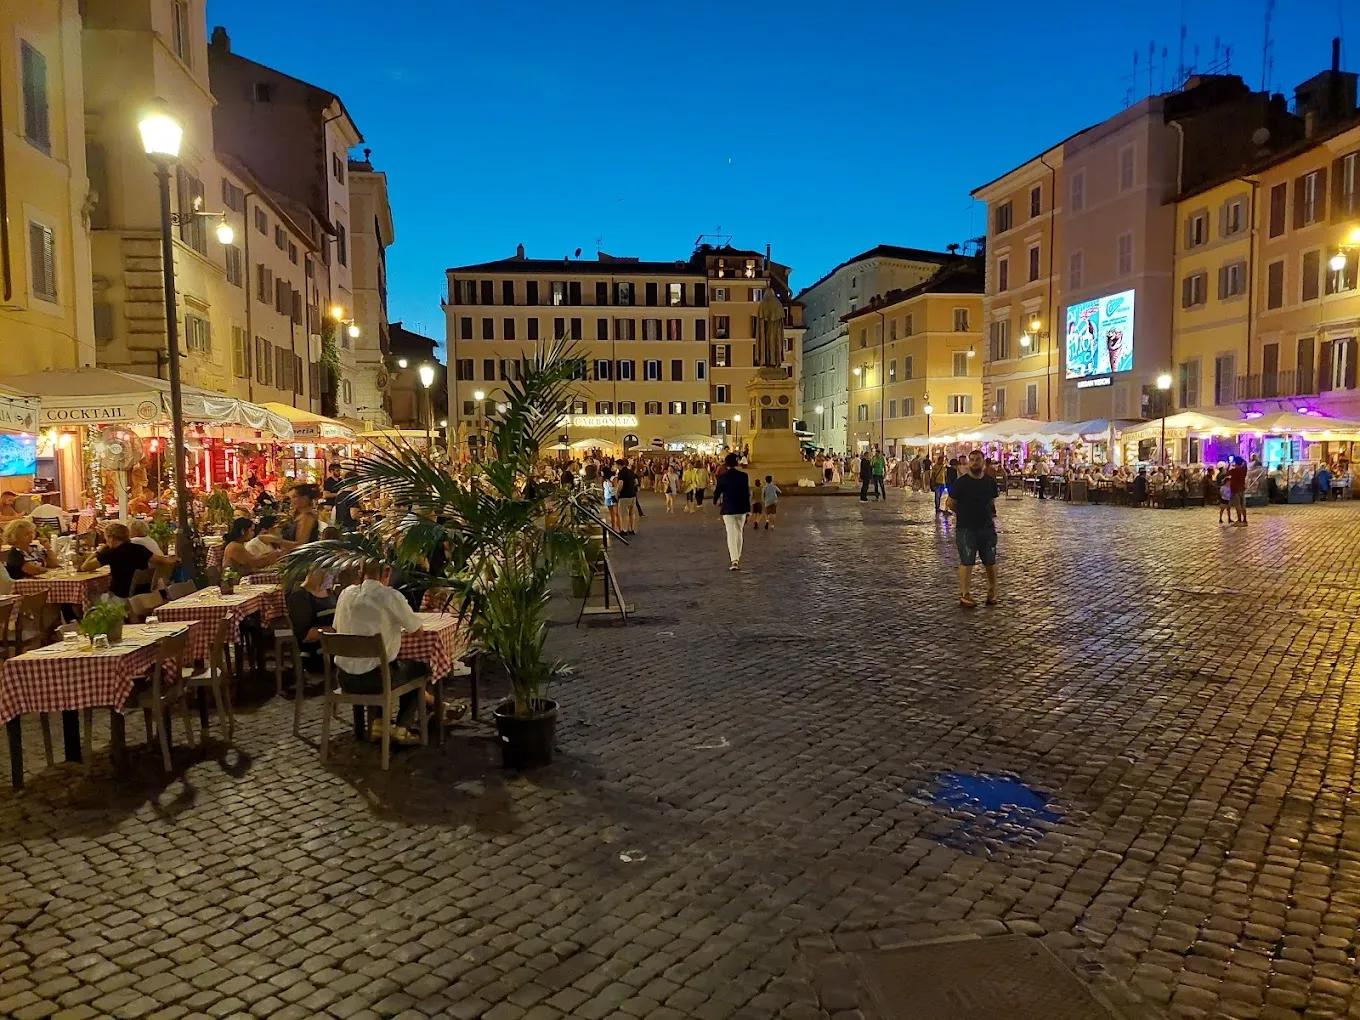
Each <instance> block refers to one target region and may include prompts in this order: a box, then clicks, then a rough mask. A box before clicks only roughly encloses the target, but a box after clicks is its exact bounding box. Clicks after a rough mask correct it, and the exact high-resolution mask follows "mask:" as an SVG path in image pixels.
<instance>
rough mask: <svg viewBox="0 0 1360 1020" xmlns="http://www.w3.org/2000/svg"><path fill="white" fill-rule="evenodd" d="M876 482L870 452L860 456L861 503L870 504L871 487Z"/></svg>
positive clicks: (866, 451)
mask: <svg viewBox="0 0 1360 1020" xmlns="http://www.w3.org/2000/svg"><path fill="white" fill-rule="evenodd" d="M873 480H874V465H873V463H872V462H871V461H870V460H869V451H868V450H865V451H864V452H863V453H861V454H860V455H859V501H860V502H861V503H867V502H869V486H870V484H871V483H872V482H873Z"/></svg>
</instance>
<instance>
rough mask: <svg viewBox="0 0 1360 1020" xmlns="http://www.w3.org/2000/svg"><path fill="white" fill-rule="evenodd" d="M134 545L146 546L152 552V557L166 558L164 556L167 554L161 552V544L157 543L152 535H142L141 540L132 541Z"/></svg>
mask: <svg viewBox="0 0 1360 1020" xmlns="http://www.w3.org/2000/svg"><path fill="white" fill-rule="evenodd" d="M132 544H133V545H144V546H146V547H147V548H148V549H150V550H151V555H153V556H164V555H165V553H164V552H162V551H161V547H160V543H159V542H157V541H156V540H155V539H154V538H152V537H151V536H150V535H142V536H141V537H140V538H134V539H133V540H132Z"/></svg>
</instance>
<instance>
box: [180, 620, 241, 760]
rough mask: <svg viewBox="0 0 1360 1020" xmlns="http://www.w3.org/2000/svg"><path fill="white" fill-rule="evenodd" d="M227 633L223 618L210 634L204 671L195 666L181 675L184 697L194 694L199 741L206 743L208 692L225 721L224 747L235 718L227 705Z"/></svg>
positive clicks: (228, 622)
mask: <svg viewBox="0 0 1360 1020" xmlns="http://www.w3.org/2000/svg"><path fill="white" fill-rule="evenodd" d="M199 626H202V624H199ZM230 631H231V620H230V619H229V618H227V617H225V616H224V617H222V619H220V620H218V621H217V628H216V630H214V631H213V639H212V649H211V652H210V653H209V657H208V664H207V666H206V668H205V669H203V670H200V669H198V668H197V666H196V665H195V667H194V668H192V669H191V668H187V667H186V668H185V669H184V670H183V673H182V676H183V679H184V684H185V687H186V688H187V691H186V694H187V693H188V692H189V691H197V692H198V722H199V726H200V727H201V728H202V737H201V740H207V739H208V705H207V702H206V700H205V699H204V692H205V691H212V696H213V702H214V704H215V706H216V708H217V714H218V715H219V716H221V717H222V718H223V719H225V720H226V726H227V743H231V738H232V735H233V733H234V732H235V730H236V717H235V714H234V713H233V711H232V705H231V671H230V669H229V666H230V663H229V662H228V661H227V645H228V643H229V642H230V638H229V637H228V635H229V633H230Z"/></svg>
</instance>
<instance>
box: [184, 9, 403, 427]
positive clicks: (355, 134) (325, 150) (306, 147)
mask: <svg viewBox="0 0 1360 1020" xmlns="http://www.w3.org/2000/svg"><path fill="white" fill-rule="evenodd" d="M208 65H209V69H210V71H211V79H212V95H213V98H214V99H215V105H214V107H213V110H212V121H213V126H214V130H215V131H216V135H217V144H218V147H219V148H220V149H222V150H223V151H226V152H230V153H231V154H232V155H233V156H236V157H237V158H238V159H239V160H240V161H241V162H242V163H244V164H245V165H246V166H248V167H249V168H250V169H251V171H252V173H254V175H255V176H256V177H257V178H258V179H259V180H260V181H261V182H263V183H264V185H265V186H266V187H268V188H269V189H270V190H271V191H273V192H275V193H276V194H277V195H278V196H280V197H281V198H283V199H287V200H289V201H291V202H295V203H298V204H300V205H302V206H303V207H305V208H306V209H307V210H308V212H309V213H310V214H311V215H313V216H315V217H316V219H317V221H318V222H319V223H320V224H321V226H322V228H323V243H322V245H321V246H320V257H319V258H318V259H315V260H313V262H312V263H311V275H310V276H309V277H308V280H309V291H308V293H307V295H306V296H307V298H308V299H309V300H308V301H307V302H306V303H305V308H306V309H307V310H308V312H309V313H310V310H311V309H312V308H313V307H315V308H316V309H317V310H318V311H319V312H320V313H321V314H320V315H316V316H313V315H311V314H308V315H307V316H306V322H305V325H306V329H307V331H308V336H309V340H310V341H312V342H314V343H315V344H317V345H318V346H319V347H324V348H332V347H333V350H334V358H333V359H331V358H330V357H329V356H327V357H325V358H323V360H324V361H326V362H330V363H332V364H334V365H336V366H338V368H337V369H336V371H335V377H334V378H330V377H329V375H330V373H329V372H323V373H322V379H321V390H322V408H323V410H324V411H325V412H326V413H328V414H338V415H341V416H344V417H349V418H355V419H360V420H362V417H363V416H362V415H361V414H360V413H359V412H360V402H359V400H358V398H357V396H356V394H357V393H365V392H366V393H369V394H370V395H371V393H372V389H373V387H374V386H375V385H376V380H374V379H364V380H363V381H360V378H359V376H360V370H359V357H358V347H357V344H356V340H357V339H359V337H355V336H353V335H352V333H353V330H351V329H350V328H349V327H350V326H352V325H358V322H357V318H356V314H355V297H354V276H353V267H352V262H353V251H352V248H353V241H352V238H351V226H352V223H353V220H352V203H351V195H350V185H349V150H350V149H352V148H354V147H355V146H357V145H358V144H359V143H360V142H362V141H363V136H362V135H361V134H360V133H359V129H358V127H357V126H356V125H355V123H354V121H353V119H351V117H350V115H349V111H348V110H346V109H345V104H344V103H343V102H342V101H341V100H340V97H339V96H337V95H335V93H333V92H330V91H327V90H326V89H323V88H320V87H318V86H316V85H312V84H310V83H308V82H305V81H301V80H299V79H297V78H294V77H292V76H291V75H287V74H284V73H283V72H281V71H278V70H275V69H274V68H271V67H267V66H265V65H264V64H260V63H257V62H256V61H253V60H249V59H247V58H245V57H242V56H240V55H239V54H237V53H233V52H232V49H231V39H230V37H229V36H228V35H227V32H226V31H225V29H222V28H220V27H219V28H216V29H214V30H213V35H212V43H211V45H210V46H209V47H208ZM362 329H363V327H362V326H359V330H360V337H362ZM380 367H381V364H380V361H377V362H375V361H373V360H372V359H371V358H370V359H366V361H365V369H364V371H365V372H367V373H369V374H370V375H371V374H372V373H374V372H376V371H378V370H379V369H380ZM364 406H365V407H367V406H369V405H367V404H365V405H364Z"/></svg>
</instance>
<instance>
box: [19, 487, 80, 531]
mask: <svg viewBox="0 0 1360 1020" xmlns="http://www.w3.org/2000/svg"><path fill="white" fill-rule="evenodd" d="M56 498H57V497H56V496H53V495H51V494H48V495H44V496H43V497H42V502H41V503H39V504H37V505H36V506H35V507H33V509H32V510H30V511H29V514H28V516H30V517H32V518H33V523H34V524H46V525H47V526H48V527H52V528H56V529H57V531H58V532H60V533H61V534H63V535H68V534H70V532H71V515H70V514H68V513H67V512H66V511H65V510H63V509H61V507H59V506H57V505H56V503H55V502H53V501H54V500H56Z"/></svg>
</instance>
